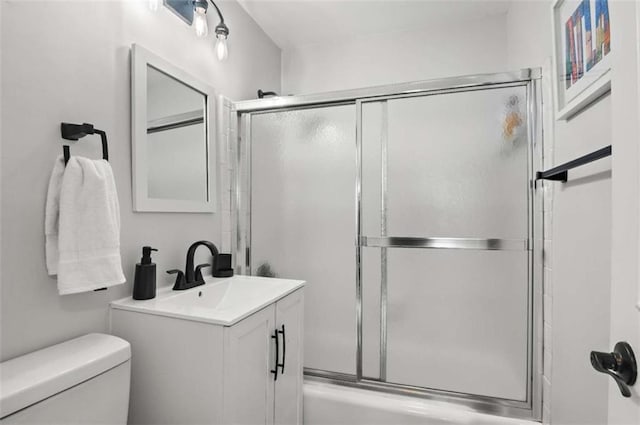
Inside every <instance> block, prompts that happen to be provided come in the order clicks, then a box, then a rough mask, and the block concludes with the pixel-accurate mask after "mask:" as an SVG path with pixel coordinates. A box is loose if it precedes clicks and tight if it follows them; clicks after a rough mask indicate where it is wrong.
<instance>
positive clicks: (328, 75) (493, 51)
mask: <svg viewBox="0 0 640 425" xmlns="http://www.w3.org/2000/svg"><path fill="white" fill-rule="evenodd" d="M506 43H507V40H506V16H505V15H504V14H500V15H494V16H489V17H486V18H482V19H478V20H471V21H466V22H455V23H453V24H452V23H451V22H448V23H446V24H445V23H443V24H442V25H440V26H433V25H430V26H429V27H428V28H424V29H422V30H419V31H400V32H392V33H384V34H373V35H369V36H366V37H365V36H363V37H360V38H356V39H348V40H341V41H339V42H327V43H323V44H314V45H309V46H304V47H291V48H284V49H283V51H282V93H283V94H308V93H319V92H325V91H333V90H342V89H353V88H358V87H370V86H376V85H382V84H393V83H401V82H407V81H419V80H428V79H431V78H440V77H451V76H455V75H467V74H479V73H491V72H501V71H505V70H506V65H507V44H506Z"/></svg>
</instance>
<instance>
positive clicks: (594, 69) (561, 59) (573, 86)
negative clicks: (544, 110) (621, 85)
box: [551, 0, 614, 120]
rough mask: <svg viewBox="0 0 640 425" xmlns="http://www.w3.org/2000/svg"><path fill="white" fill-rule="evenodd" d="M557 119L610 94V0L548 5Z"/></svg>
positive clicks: (566, 0) (558, 1)
mask: <svg viewBox="0 0 640 425" xmlns="http://www.w3.org/2000/svg"><path fill="white" fill-rule="evenodd" d="M551 18H552V20H551V22H552V32H553V34H552V39H553V71H552V77H553V91H554V106H555V115H556V119H557V120H567V119H569V118H571V117H573V116H574V115H576V114H577V113H579V112H580V111H582V110H583V109H584V108H586V107H587V106H589V105H590V104H591V103H593V102H594V101H596V100H597V99H598V98H600V97H601V96H602V95H604V94H606V93H608V92H609V91H611V74H612V72H611V65H612V63H613V62H612V56H613V54H614V52H612V51H611V21H610V18H609V0H555V1H554V3H553V4H552V6H551Z"/></svg>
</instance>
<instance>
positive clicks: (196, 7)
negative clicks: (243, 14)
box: [149, 0, 229, 61]
mask: <svg viewBox="0 0 640 425" xmlns="http://www.w3.org/2000/svg"><path fill="white" fill-rule="evenodd" d="M162 2H163V0H149V9H151V10H157V9H158V8H159V5H160V4H161V3H162ZM209 3H211V5H213V7H214V9H215V10H216V13H217V14H218V17H219V18H220V22H219V23H218V25H216V27H215V29H214V32H215V34H216V46H215V50H216V56H217V57H218V60H220V61H223V60H225V59H226V58H227V56H229V50H228V48H227V38H228V37H229V27H227V25H226V24H225V23H224V17H223V16H222V12H220V9H219V8H218V6H217V5H216V4H215V3H214V2H213V0H164V4H165V6H167V8H168V9H169V10H171V11H172V12H173V13H175V14H176V15H178V17H179V18H180V19H182V20H183V21H185V22H186V23H187V24H188V25H191V26H193V28H194V29H195V31H196V35H197V36H198V37H206V36H207V35H208V34H209V26H208V25H207V9H208V8H209Z"/></svg>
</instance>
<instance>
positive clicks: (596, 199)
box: [507, 0, 611, 425]
mask: <svg viewBox="0 0 640 425" xmlns="http://www.w3.org/2000/svg"><path fill="white" fill-rule="evenodd" d="M507 33H508V62H509V67H510V68H521V67H534V66H535V67H538V66H542V67H544V68H545V69H544V70H543V72H545V74H544V76H543V78H544V86H545V87H546V89H547V90H548V89H549V83H550V80H549V73H548V71H549V69H548V67H550V61H551V54H552V53H551V49H552V44H551V2H550V1H539V0H530V1H517V2H514V3H513V4H512V5H511V7H510V10H509V12H508V14H507ZM544 101H545V108H544V110H545V120H544V122H545V166H546V167H551V166H553V165H554V163H555V165H557V164H560V163H563V162H566V161H568V160H571V159H574V158H576V157H578V156H581V155H584V154H586V153H589V152H591V151H593V150H596V149H598V148H601V147H603V146H605V145H608V144H610V143H611V116H610V115H611V97H610V96H605V97H604V98H602V99H601V100H599V101H598V102H596V103H594V104H593V105H591V107H589V108H588V109H587V110H585V111H583V112H582V113H580V114H578V115H576V116H575V117H574V118H573V119H571V120H569V121H555V120H554V119H549V115H551V114H552V113H553V111H552V107H551V99H550V98H549V96H546V99H545V100H544ZM569 180H570V181H569V182H568V183H566V184H562V183H558V182H549V183H545V188H544V190H545V219H546V222H545V238H546V241H545V260H546V262H545V284H544V291H545V294H544V302H545V306H544V307H545V309H544V322H545V323H544V334H545V350H544V378H543V382H544V384H543V388H544V393H543V398H544V408H543V419H544V422H545V423H549V422H551V423H554V424H583V425H586V424H603V423H607V390H608V385H609V383H608V382H607V379H606V377H604V376H601V375H600V374H597V373H595V371H593V370H592V368H591V365H590V362H589V352H590V351H591V350H593V349H597V350H606V349H608V348H609V347H608V346H609V312H610V307H609V300H610V279H611V278H610V273H611V258H610V257H611V161H610V159H605V160H602V161H599V162H597V163H594V164H591V165H589V166H585V167H583V168H580V169H576V170H575V171H572V172H570V177H569Z"/></svg>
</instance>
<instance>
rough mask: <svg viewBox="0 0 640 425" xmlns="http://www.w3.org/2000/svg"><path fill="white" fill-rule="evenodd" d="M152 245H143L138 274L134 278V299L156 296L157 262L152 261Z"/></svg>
mask: <svg viewBox="0 0 640 425" xmlns="http://www.w3.org/2000/svg"><path fill="white" fill-rule="evenodd" d="M151 251H157V249H155V248H151V247H150V246H143V247H142V258H141V259H140V262H139V263H138V264H136V275H135V278H134V280H133V299H134V300H150V299H151V298H155V297H156V264H155V263H152V262H151Z"/></svg>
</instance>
